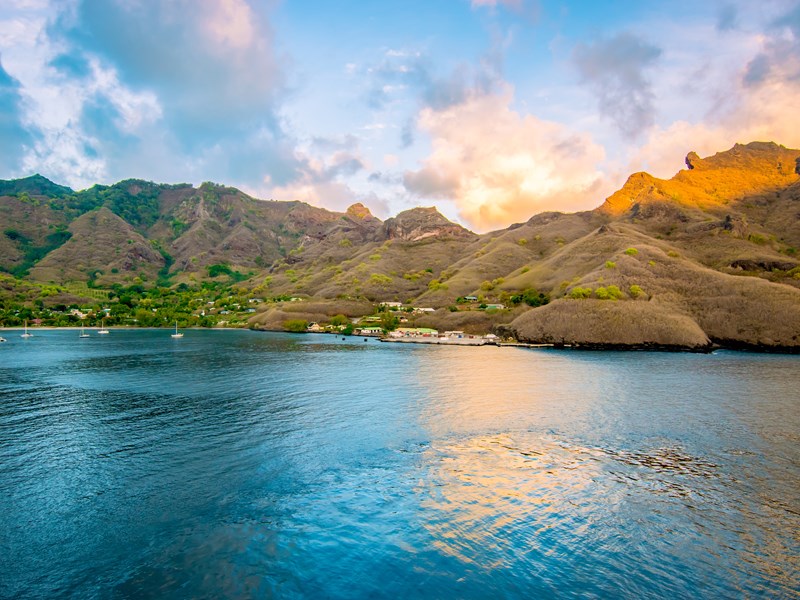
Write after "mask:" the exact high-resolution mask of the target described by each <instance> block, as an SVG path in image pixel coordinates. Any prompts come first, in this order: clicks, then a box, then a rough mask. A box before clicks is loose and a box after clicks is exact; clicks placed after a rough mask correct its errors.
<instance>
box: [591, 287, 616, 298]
mask: <svg viewBox="0 0 800 600" xmlns="http://www.w3.org/2000/svg"><path fill="white" fill-rule="evenodd" d="M594 295H595V296H597V298H598V299H600V300H619V299H620V298H622V296H623V294H622V290H620V289H619V288H618V287H617V286H615V285H609V286H606V287H599V288H597V289H596V290H595V291H594Z"/></svg>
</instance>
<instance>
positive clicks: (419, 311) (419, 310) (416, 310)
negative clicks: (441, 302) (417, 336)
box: [414, 307, 436, 313]
mask: <svg viewBox="0 0 800 600" xmlns="http://www.w3.org/2000/svg"><path fill="white" fill-rule="evenodd" d="M414 312H415V313H432V312H436V309H435V308H416V307H415V308H414Z"/></svg>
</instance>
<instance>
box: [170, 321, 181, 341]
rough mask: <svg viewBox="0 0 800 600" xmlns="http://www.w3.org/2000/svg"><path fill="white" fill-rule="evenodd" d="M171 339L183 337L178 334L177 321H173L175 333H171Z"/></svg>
mask: <svg viewBox="0 0 800 600" xmlns="http://www.w3.org/2000/svg"><path fill="white" fill-rule="evenodd" d="M171 337H174V338H182V337H183V334H182V333H178V322H177V321H175V333H173V334H172V336H171Z"/></svg>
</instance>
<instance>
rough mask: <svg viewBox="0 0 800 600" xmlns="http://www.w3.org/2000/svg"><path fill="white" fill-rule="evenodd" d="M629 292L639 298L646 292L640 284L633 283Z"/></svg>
mask: <svg viewBox="0 0 800 600" xmlns="http://www.w3.org/2000/svg"><path fill="white" fill-rule="evenodd" d="M628 293H629V294H630V296H631V298H638V297H639V296H641V295H642V294H644V290H643V289H642V288H640V287H639V286H638V285H636V284H633V285H632V286H631V287H630V289H629V290H628Z"/></svg>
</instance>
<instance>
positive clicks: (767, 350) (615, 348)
mask: <svg viewBox="0 0 800 600" xmlns="http://www.w3.org/2000/svg"><path fill="white" fill-rule="evenodd" d="M81 329H84V330H85V331H87V332H88V333H91V332H92V331H95V332H96V331H97V330H99V329H101V328H100V327H97V326H92V327H83V328H81V327H76V326H67V327H54V326H52V325H46V326H41V327H39V326H37V327H30V326H29V327H28V331H30V332H32V333H35V332H37V331H41V332H51V331H80V330H81ZM106 329H107V330H109V331H111V332H114V331H136V330H143V331H170V330H172V329H173V328H172V327H130V326H124V325H120V326H111V327H106ZM181 329H182V330H183V331H253V332H256V333H283V334H286V333H292V334H296V335H314V334H317V335H332V336H334V337H338V336H340V335H341V334H337V333H332V332H326V331H319V332H306V331H303V332H291V331H283V330H277V329H276V330H273V329H260V328H253V327H184V328H181ZM16 331H23V328H22V327H5V326H4V327H0V332H16ZM347 337H351V338H354V339H356V338H362V337H367V338H369V339H374V340H377V341H380V342H386V343H400V344H425V345H432V346H472V347H474V346H495V347H499V348H526V349H533V350H536V349H540V350H576V351H609V352H677V353H684V352H685V353H694V354H710V353H712V352H714V351H716V350H731V351H736V352H753V353H760V354H787V355H798V354H800V346H772V345H766V344H746V343H742V342H731V341H730V340H712V342H711V343H710V344H708V345H706V346H700V347H696V346H680V345H665V344H653V343H647V342H642V343H638V344H614V343H606V342H580V343H578V342H572V343H568V342H560V343H552V342H546V343H539V342H530V341H502V340H500V339H497V340H491V339H489V340H487V339H484V338H478V337H475V338H463V339H444V338H423V337H419V338H388V337H378V336H361V335H350V336H347Z"/></svg>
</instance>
